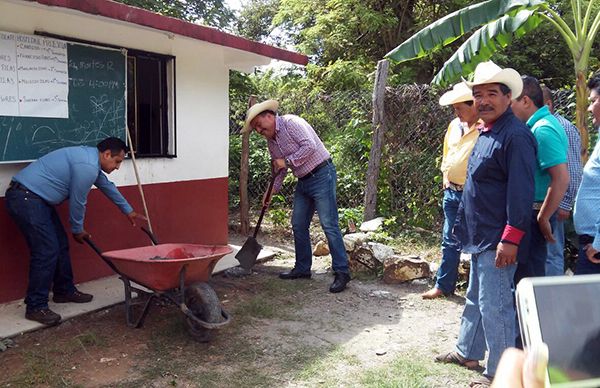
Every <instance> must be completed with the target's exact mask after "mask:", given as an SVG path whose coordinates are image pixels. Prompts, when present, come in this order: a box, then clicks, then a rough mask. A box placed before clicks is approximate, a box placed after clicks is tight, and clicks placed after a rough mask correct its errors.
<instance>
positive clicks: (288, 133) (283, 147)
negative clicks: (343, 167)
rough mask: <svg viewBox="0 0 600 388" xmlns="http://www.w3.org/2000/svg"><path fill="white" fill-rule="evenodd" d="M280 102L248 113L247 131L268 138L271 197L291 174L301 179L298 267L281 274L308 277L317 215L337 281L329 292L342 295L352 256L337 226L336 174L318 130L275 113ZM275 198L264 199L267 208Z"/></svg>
mask: <svg viewBox="0 0 600 388" xmlns="http://www.w3.org/2000/svg"><path fill="white" fill-rule="evenodd" d="M278 108H279V103H278V102H277V101H275V100H267V101H264V102H261V103H260V104H256V105H254V106H252V107H251V108H250V109H248V112H247V114H246V122H245V124H244V127H243V128H242V131H243V132H248V131H251V130H252V129H254V130H256V132H257V133H258V134H260V135H262V136H263V137H264V138H265V139H267V144H268V146H269V153H270V154H271V159H272V164H273V171H275V172H276V173H278V176H277V178H276V180H275V183H274V185H273V192H274V193H276V192H278V191H279V189H280V188H281V185H282V183H283V179H284V177H285V175H286V174H287V170H288V169H290V170H292V173H293V174H294V175H295V176H296V177H298V182H297V183H296V190H295V192H294V210H293V213H292V230H293V232H294V247H295V250H296V263H295V265H294V268H292V270H291V271H288V272H283V273H281V274H279V277H280V278H281V279H300V278H310V277H311V271H310V268H311V266H312V249H311V241H310V233H309V226H310V222H311V220H312V217H313V215H314V213H315V210H316V211H317V213H318V214H319V220H320V222H321V227H322V228H323V231H324V232H325V236H326V237H327V242H328V244H329V251H330V252H331V258H332V268H333V271H334V273H335V279H334V281H333V283H332V284H331V287H329V291H330V292H334V293H336V292H341V291H343V290H344V289H345V288H346V284H347V283H348V282H349V281H350V271H349V269H348V256H347V255H346V249H345V247H344V240H343V237H342V232H341V230H340V227H339V220H338V208H337V203H336V194H335V187H336V181H337V175H336V170H335V166H334V165H333V162H332V161H331V156H330V155H329V152H328V151H327V149H325V146H324V145H323V143H322V142H321V139H319V137H318V136H317V134H316V133H315V131H314V129H313V128H312V126H310V124H308V123H307V122H306V121H305V120H304V119H302V118H301V117H298V116H296V115H289V114H288V115H283V116H280V115H278V114H277V109H278ZM270 200H271V198H270V197H269V198H267V197H265V198H264V199H263V203H264V204H267V203H269V202H270Z"/></svg>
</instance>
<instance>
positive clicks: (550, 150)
mask: <svg viewBox="0 0 600 388" xmlns="http://www.w3.org/2000/svg"><path fill="white" fill-rule="evenodd" d="M511 107H512V110H513V112H514V113H515V116H517V117H518V118H519V119H520V120H521V121H523V122H524V123H526V124H527V127H529V128H530V129H531V133H533V136H534V137H535V140H536V142H537V146H538V148H537V149H538V152H537V164H536V168H535V197H534V204H533V209H532V211H531V228H530V231H531V233H530V234H529V235H526V236H525V238H524V239H523V240H522V241H521V246H520V250H519V259H518V265H517V272H516V273H515V284H516V283H518V282H519V281H520V280H521V279H523V278H525V277H533V276H544V275H545V274H546V258H547V257H548V248H547V245H546V241H549V242H551V243H553V242H554V236H553V234H552V227H551V225H550V221H551V219H552V220H554V213H555V212H556V211H557V210H558V206H559V205H560V202H561V201H562V199H563V197H564V195H565V192H566V191H567V188H568V187H569V171H568V169H567V149H568V146H569V141H568V140H567V134H566V133H565V130H564V128H563V127H562V126H561V125H560V123H559V122H558V120H557V119H556V117H554V116H553V115H552V114H551V113H550V109H548V107H547V106H546V105H544V95H543V93H542V88H541V87H540V84H539V82H538V80H537V79H535V78H534V77H531V76H523V92H522V93H521V95H520V96H519V97H518V98H517V99H516V100H515V101H513V103H512V106H511Z"/></svg>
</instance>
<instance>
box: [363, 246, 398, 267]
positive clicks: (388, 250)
mask: <svg viewBox="0 0 600 388" xmlns="http://www.w3.org/2000/svg"><path fill="white" fill-rule="evenodd" d="M368 245H369V247H370V248H371V251H372V252H373V256H374V257H375V259H377V260H379V262H380V263H382V264H383V262H384V261H385V260H386V259H388V258H390V257H391V256H393V255H394V249H393V248H392V247H389V246H387V245H385V244H380V243H374V242H370V243H369V244H368Z"/></svg>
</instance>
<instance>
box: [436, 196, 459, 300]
mask: <svg viewBox="0 0 600 388" xmlns="http://www.w3.org/2000/svg"><path fill="white" fill-rule="evenodd" d="M461 197H462V191H454V190H451V189H446V190H444V202H443V203H442V208H443V209H444V231H443V235H442V262H441V264H440V268H438V271H437V275H436V278H437V280H436V282H435V287H436V288H439V289H440V290H442V292H443V293H444V294H452V293H453V292H454V289H455V288H456V279H457V278H458V264H459V262H460V242H458V241H457V240H456V238H455V237H454V235H453V234H452V228H453V227H454V222H455V221H456V213H457V212H458V205H460V199H461Z"/></svg>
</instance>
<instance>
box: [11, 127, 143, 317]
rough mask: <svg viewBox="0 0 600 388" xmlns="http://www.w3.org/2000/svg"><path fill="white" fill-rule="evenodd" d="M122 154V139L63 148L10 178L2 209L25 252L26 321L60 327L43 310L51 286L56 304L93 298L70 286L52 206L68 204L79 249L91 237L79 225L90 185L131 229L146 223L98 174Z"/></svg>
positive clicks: (65, 252) (65, 243) (67, 259)
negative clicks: (27, 258)
mask: <svg viewBox="0 0 600 388" xmlns="http://www.w3.org/2000/svg"><path fill="white" fill-rule="evenodd" d="M127 151H128V147H127V145H126V144H125V143H124V142H123V141H122V140H121V139H118V138H114V137H109V138H107V139H104V140H103V141H101V142H100V143H98V145H97V146H96V147H83V146H81V147H66V148H61V149H58V150H56V151H53V152H50V153H49V154H47V155H44V156H42V157H41V158H39V159H38V160H36V161H35V162H33V163H31V164H30V165H29V166H27V167H25V168H24V169H23V170H21V171H20V172H19V173H18V174H17V175H15V176H14V177H13V179H12V181H11V183H10V186H9V188H8V190H7V191H6V207H7V209H8V213H9V214H10V215H11V217H12V218H13V219H14V220H15V222H16V224H17V225H18V227H19V229H20V230H21V232H22V233H23V235H24V236H25V239H26V241H27V246H28V247H29V251H30V263H29V284H28V287H27V297H26V298H25V304H26V305H27V309H26V312H25V317H26V318H27V319H30V320H33V321H37V322H40V323H43V324H45V325H55V324H57V323H59V322H60V320H61V317H60V315H58V314H56V313H55V312H53V311H52V310H50V309H49V308H48V294H49V292H50V287H51V286H52V290H53V294H54V295H53V301H54V302H56V303H68V302H73V303H86V302H90V301H91V300H92V295H90V294H84V293H82V292H79V291H78V290H77V289H76V288H75V285H74V283H73V271H72V269H71V258H70V256H69V243H68V239H67V235H66V233H65V230H64V227H63V225H62V223H61V221H60V219H59V217H58V214H57V212H56V209H55V206H56V205H58V204H60V203H62V202H63V201H65V200H66V199H68V200H69V221H70V224H71V231H72V233H73V238H74V239H75V240H76V241H77V242H79V243H83V241H84V239H85V238H86V237H89V236H90V235H89V233H87V232H86V231H85V229H84V225H83V221H84V216H85V207H86V203H87V196H88V194H89V192H90V190H91V188H92V185H95V186H96V187H98V188H99V189H100V191H102V192H103V193H104V194H105V195H106V196H107V197H108V198H109V199H110V200H111V201H112V202H113V203H114V204H115V205H117V206H118V207H119V209H121V211H122V212H123V213H124V214H126V215H127V217H128V218H129V220H130V221H131V223H132V224H133V225H135V219H136V218H139V219H145V217H143V216H142V215H139V214H137V213H136V212H134V211H133V209H132V208H131V206H130V205H129V203H128V202H127V201H126V200H125V198H123V196H122V195H121V193H120V192H119V190H117V188H116V186H115V185H114V184H113V183H112V182H110V181H109V180H108V179H107V178H106V175H104V173H103V172H105V173H107V174H110V173H111V172H113V171H114V170H117V169H118V168H119V166H120V165H121V162H122V161H123V159H124V158H125V154H126V152H127ZM102 171H103V172H102Z"/></svg>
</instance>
